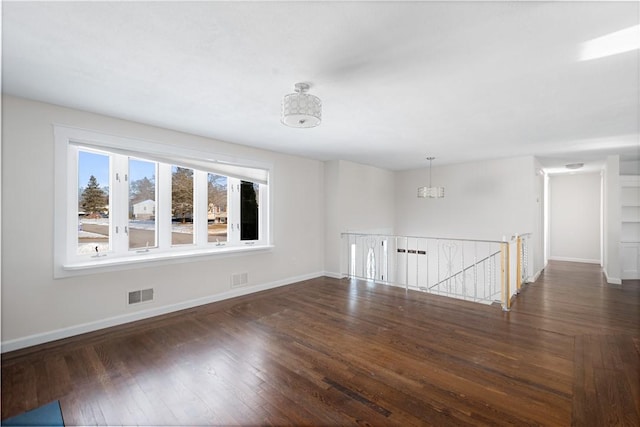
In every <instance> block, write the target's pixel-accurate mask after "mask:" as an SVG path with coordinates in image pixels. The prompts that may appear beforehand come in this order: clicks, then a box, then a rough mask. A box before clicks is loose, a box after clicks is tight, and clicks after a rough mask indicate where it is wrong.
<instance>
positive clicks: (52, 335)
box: [0, 272, 327, 353]
mask: <svg viewBox="0 0 640 427" xmlns="http://www.w3.org/2000/svg"><path fill="white" fill-rule="evenodd" d="M326 274H327V273H324V272H317V273H311V274H305V275H302V276H296V277H289V278H286V279H282V280H276V281H274V282H270V283H264V284H261V285H255V286H248V287H243V288H235V289H231V290H228V291H225V292H221V293H219V294H215V295H209V296H206V297H202V298H196V299H193V300H189V301H183V302H179V303H176V304H169V305H165V306H162V307H155V308H151V309H148V310H142V311H136V312H135V313H130V314H122V315H119V316H114V317H109V318H107V319H102V320H97V321H94V322H89V323H83V324H80V325H74V326H70V327H67V328H61V329H56V330H53V331H49V332H43V333H40V334H34V335H29V336H26V337H23V338H16V339H12V340H8V341H3V342H2V343H1V344H0V347H1V350H0V353H6V352H8V351H14V350H19V349H21V348H26V347H31V346H34V345H38V344H44V343H47V342H51V341H56V340H59V339H63V338H69V337H72V336H75V335H80V334H84V333H87V332H93V331H97V330H100V329H104V328H109V327H112V326H118V325H122V324H125V323H130V322H135V321H136V320H142V319H148V318H150V317H155V316H160V315H162V314H167V313H173V312H174V311H179V310H184V309H187V308H193V307H197V306H200V305H204V304H210V303H212V302H218V301H222V300H226V299H229V298H235V297H239V296H242V295H248V294H252V293H255V292H260V291H265V290H267V289H273V288H277V287H280V286H286V285H291V284H293V283H297V282H302V281H304V280H309V279H314V278H316V277H321V276H324V275H326Z"/></svg>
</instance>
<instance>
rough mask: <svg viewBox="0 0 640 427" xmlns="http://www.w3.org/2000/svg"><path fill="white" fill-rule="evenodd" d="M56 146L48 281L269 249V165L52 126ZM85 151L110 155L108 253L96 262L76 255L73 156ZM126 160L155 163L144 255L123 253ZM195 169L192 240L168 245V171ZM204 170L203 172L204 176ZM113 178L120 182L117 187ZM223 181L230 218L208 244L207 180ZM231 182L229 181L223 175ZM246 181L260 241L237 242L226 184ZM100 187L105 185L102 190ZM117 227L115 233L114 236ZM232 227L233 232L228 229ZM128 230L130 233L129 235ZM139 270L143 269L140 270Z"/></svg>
mask: <svg viewBox="0 0 640 427" xmlns="http://www.w3.org/2000/svg"><path fill="white" fill-rule="evenodd" d="M54 142H55V150H54V152H55V182H54V185H55V207H54V227H55V229H54V278H62V277H69V276H75V275H81V274H91V273H97V272H103V271H111V270H121V269H129V268H137V267H141V266H146V264H149V263H156V264H157V263H160V264H166V263H175V262H188V261H193V260H195V259H202V257H203V256H204V257H207V256H209V257H219V256H225V255H227V256H228V255H240V254H243V253H246V252H254V251H260V250H270V249H272V248H273V245H272V238H271V230H272V221H271V218H272V214H271V212H272V210H271V203H270V199H271V192H272V183H271V179H270V177H271V176H272V171H273V167H272V165H271V164H269V163H265V162H262V161H256V160H249V159H238V158H235V157H230V156H225V155H220V154H212V153H210V152H205V151H199V150H193V149H190V148H180V147H177V146H175V145H168V144H163V143H158V142H150V141H144V140H139V139H135V138H128V137H120V136H114V135H108V134H103V133H98V132H94V131H89V130H85V129H78V128H73V127H68V126H59V125H54ZM80 150H83V151H91V152H98V153H101V154H107V155H110V162H109V164H110V171H109V177H110V178H109V181H110V182H109V183H108V185H109V189H110V193H111V196H110V197H109V217H110V250H109V252H107V253H104V254H102V256H98V257H96V256H95V254H93V255H84V254H83V255H79V254H77V245H78V238H77V228H78V160H77V159H78V152H79V151H80ZM128 157H133V158H136V159H140V160H148V161H152V162H156V163H157V168H156V170H157V176H156V193H157V200H156V236H157V237H156V247H153V248H149V249H148V250H140V249H129V241H128V234H127V235H126V237H125V235H124V234H123V231H124V230H125V228H124V227H128V226H129V222H128V221H129V217H128V208H129V207H128V195H129V183H128V182H126V181H125V180H124V179H122V177H123V175H125V174H128V173H129V170H128V167H129V164H128ZM172 165H177V166H181V167H188V168H191V169H194V187H195V188H194V203H193V204H194V206H193V217H194V218H193V235H194V240H195V243H194V244H185V245H172V244H171V166H172ZM203 169H206V170H203ZM116 173H117V174H118V176H119V177H120V178H121V179H120V181H119V182H117V181H116V179H115V176H116ZM208 173H216V174H218V175H224V176H227V189H228V190H227V191H228V193H227V197H228V203H227V206H228V209H227V211H228V213H230V214H231V216H232V217H233V218H237V219H238V221H237V222H233V221H232V218H231V217H230V218H228V220H227V226H228V232H227V241H226V242H220V244H218V243H215V242H211V243H210V242H208V238H207V237H208V236H207V232H208V231H207V207H208V200H207V191H206V184H207V174H208ZM230 174H231V175H234V176H229V175H230ZM241 180H246V181H251V182H256V181H259V182H258V183H259V193H258V197H259V202H258V206H259V238H258V240H250V241H241V240H240V232H239V222H240V221H239V218H240V216H239V212H238V214H237V215H236V214H234V213H232V212H233V211H232V208H231V206H232V205H233V204H234V203H236V202H235V201H234V200H233V198H234V197H237V199H238V202H237V207H238V208H239V192H238V194H237V195H235V194H233V192H232V191H231V188H232V185H233V184H237V186H238V187H239V184H240V181H241ZM103 185H104V184H103ZM116 227H118V233H116V232H115V229H116ZM232 227H233V230H232ZM127 230H128V229H127ZM141 264H142V265H141Z"/></svg>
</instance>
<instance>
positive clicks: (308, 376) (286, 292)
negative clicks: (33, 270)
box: [1, 262, 640, 426]
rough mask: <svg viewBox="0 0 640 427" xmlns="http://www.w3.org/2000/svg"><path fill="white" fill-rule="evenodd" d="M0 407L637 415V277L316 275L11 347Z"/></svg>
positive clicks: (230, 418) (403, 415)
mask: <svg viewBox="0 0 640 427" xmlns="http://www.w3.org/2000/svg"><path fill="white" fill-rule="evenodd" d="M1 398H2V418H3V419H4V418H6V417H10V416H13V415H16V414H18V413H20V412H24V411H26V410H29V409H33V408H35V407H37V406H39V405H41V404H44V403H47V402H45V401H47V400H55V399H59V400H60V402H61V407H62V410H63V415H64V417H65V422H67V424H68V425H123V424H127V425H129V424H132V425H149V424H152V425H296V426H297V425H323V426H325V425H332V426H344V425H402V426H412V425H415V426H421V425H434V426H448V425H468V426H484V425H549V426H566V425H575V426H591V425H593V426H605V425H629V426H638V425H640V281H630V282H626V281H625V283H624V284H623V285H622V286H614V285H608V284H606V282H605V281H604V279H603V275H602V271H601V270H600V269H599V268H598V267H597V266H593V265H588V264H576V263H567V262H551V263H550V264H549V266H548V267H547V268H546V269H545V271H544V272H543V274H542V275H541V276H540V278H539V279H538V281H537V282H536V283H531V284H527V285H525V286H524V287H523V289H522V292H521V294H520V295H519V296H518V298H516V299H515V301H514V304H513V306H512V310H511V311H510V312H508V313H507V312H502V311H501V310H500V309H499V308H497V307H492V306H485V305H479V304H474V303H471V302H467V301H459V300H453V299H449V298H446V297H442V296H435V295H430V294H427V293H423V292H415V291H406V290H405V289H404V288H401V287H394V286H385V285H382V284H374V283H369V282H362V281H355V280H354V281H349V280H337V279H332V278H327V277H321V278H317V279H312V280H306V281H303V282H300V283H297V284H294V285H290V286H286V287H281V288H277V289H273V290H269V291H263V292H258V293H255V294H251V295H247V296H243V297H239V298H235V299H230V300H225V301H221V302H218V303H214V304H208V305H204V306H201V307H196V308H192V309H189V310H184V311H182V312H177V313H171V314H168V315H164V316H159V317H157V318H154V319H146V320H143V321H140V322H135V323H132V324H127V325H122V326H118V327H115V328H110V329H108V330H102V331H97V332H94V333H90V334H85V335H83V336H78V337H73V338H69V339H67V340H61V341H58V342H56V343H48V344H44V345H42V346H36V347H33V348H29V349H23V350H18V351H15V352H12V353H6V354H3V355H2V396H1Z"/></svg>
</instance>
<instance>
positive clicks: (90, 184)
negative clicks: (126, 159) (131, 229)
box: [78, 151, 111, 254]
mask: <svg viewBox="0 0 640 427" xmlns="http://www.w3.org/2000/svg"><path fill="white" fill-rule="evenodd" d="M109 221H110V219H109V156H108V155H105V154H98V153H92V152H89V151H79V152H78V254H100V253H103V252H107V251H109V248H110V240H109V230H110V228H111V227H110V222H109Z"/></svg>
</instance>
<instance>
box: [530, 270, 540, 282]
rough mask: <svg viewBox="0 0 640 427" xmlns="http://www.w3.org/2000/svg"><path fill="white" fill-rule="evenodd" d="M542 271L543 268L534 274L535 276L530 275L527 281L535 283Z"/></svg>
mask: <svg viewBox="0 0 640 427" xmlns="http://www.w3.org/2000/svg"><path fill="white" fill-rule="evenodd" d="M541 273H542V270H540V271H538V272H537V273H536V274H534V275H533V276H529V277H527V283H535V282H536V280H538V278H539V277H540V274H541Z"/></svg>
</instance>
